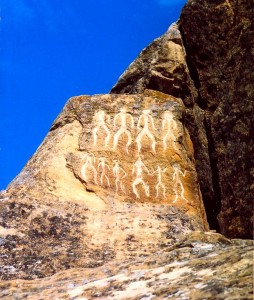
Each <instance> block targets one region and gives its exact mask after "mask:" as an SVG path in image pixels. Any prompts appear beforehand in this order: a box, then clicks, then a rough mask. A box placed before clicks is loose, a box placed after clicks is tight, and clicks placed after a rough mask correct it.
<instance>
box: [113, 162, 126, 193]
mask: <svg viewBox="0 0 254 300" xmlns="http://www.w3.org/2000/svg"><path fill="white" fill-rule="evenodd" d="M113 174H114V177H115V186H116V192H118V189H119V186H120V189H121V190H122V192H123V193H125V194H126V192H125V187H124V184H123V182H122V180H123V179H124V178H125V177H126V176H127V173H126V172H125V171H124V169H123V168H122V167H120V166H119V162H118V161H117V160H114V167H113ZM118 185H119V186H118Z"/></svg>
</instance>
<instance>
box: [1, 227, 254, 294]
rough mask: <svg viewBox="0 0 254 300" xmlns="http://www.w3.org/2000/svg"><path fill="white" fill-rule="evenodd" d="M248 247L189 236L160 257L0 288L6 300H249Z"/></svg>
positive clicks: (209, 236) (216, 238)
mask: <svg viewBox="0 0 254 300" xmlns="http://www.w3.org/2000/svg"><path fill="white" fill-rule="evenodd" d="M252 254H253V242H252V241H247V240H228V239H226V238H225V237H224V236H222V235H220V234H214V233H210V232H207V233H203V232H192V233H190V234H189V235H188V236H186V237H184V238H183V239H180V241H179V242H178V243H176V244H175V245H174V246H173V247H170V248H168V249H165V251H164V253H160V254H159V255H158V254H151V255H150V256H149V257H146V258H137V259H134V260H132V261H130V262H128V263H124V262H122V263H121V264H116V263H107V264H106V265H104V266H102V267H95V268H92V269H91V268H90V269H89V268H84V269H71V270H67V271H63V272H59V273H58V274H56V275H54V276H51V277H47V278H43V279H36V280H12V281H4V282H1V283H0V298H1V299H3V300H8V299H16V298H18V299H20V300H23V299H30V300H38V299H43V300H51V299H115V300H120V299H123V300H125V299H132V300H136V299H137V300H138V299H167V298H169V299H175V300H178V299H179V300H182V299H195V300H196V299H197V300H198V299H200V300H201V299H232V300H233V299H252V298H253V294H252V290H253V281H252V279H253V262H252Z"/></svg>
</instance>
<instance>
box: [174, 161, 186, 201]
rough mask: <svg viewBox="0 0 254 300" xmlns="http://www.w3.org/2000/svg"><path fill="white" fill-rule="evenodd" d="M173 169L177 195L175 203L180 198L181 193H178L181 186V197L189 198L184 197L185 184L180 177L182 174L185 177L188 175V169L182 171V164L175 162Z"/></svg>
mask: <svg viewBox="0 0 254 300" xmlns="http://www.w3.org/2000/svg"><path fill="white" fill-rule="evenodd" d="M173 170H174V173H173V181H174V192H175V194H176V197H175V200H174V201H173V203H175V202H176V201H177V200H178V198H179V193H178V187H179V186H180V190H181V192H180V197H181V198H182V199H183V200H185V201H187V199H186V198H185V197H184V186H183V183H182V181H181V179H180V175H182V176H183V177H185V175H186V171H184V172H182V170H181V168H180V165H179V164H174V165H173Z"/></svg>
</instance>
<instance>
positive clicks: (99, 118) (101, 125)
mask: <svg viewBox="0 0 254 300" xmlns="http://www.w3.org/2000/svg"><path fill="white" fill-rule="evenodd" d="M95 121H96V124H97V125H96V126H95V128H94V129H93V141H94V146H96V144H97V138H98V136H97V134H98V131H99V130H104V132H105V133H106V138H105V146H107V145H108V143H109V140H110V137H111V133H110V130H109V129H108V126H107V124H106V113H105V111H104V110H100V111H98V112H97V113H96V114H95ZM107 122H108V123H109V122H110V116H108V120H107Z"/></svg>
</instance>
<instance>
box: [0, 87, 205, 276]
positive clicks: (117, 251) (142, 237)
mask: <svg viewBox="0 0 254 300" xmlns="http://www.w3.org/2000/svg"><path fill="white" fill-rule="evenodd" d="M183 113H184V106H183V104H182V101H181V100H180V99H177V98H175V97H172V96H168V95H165V94H162V93H159V92H154V91H148V90H147V91H146V92H145V93H144V94H139V95H133V96H132V95H97V96H91V97H88V96H80V97H74V98H72V99H70V101H69V102H68V103H67V104H66V106H65V108H64V110H63V112H62V113H61V114H60V115H59V117H58V118H57V119H56V121H55V122H54V124H53V126H52V128H51V130H50V132H49V134H48V136H47V137H46V139H45V141H44V142H43V144H42V145H41V146H40V148H39V149H38V151H37V152H36V153H35V155H34V156H33V157H32V158H31V160H30V161H29V162H28V163H27V165H26V166H25V168H24V169H23V170H22V172H21V173H20V174H19V175H18V177H17V178H16V179H15V180H14V181H13V182H12V183H11V184H10V185H9V187H8V189H7V191H6V193H5V194H4V195H3V200H2V201H0V225H1V226H2V227H0V228H1V231H0V234H1V232H2V236H1V238H2V242H1V243H2V248H3V251H2V255H3V256H2V260H3V261H4V264H5V266H12V269H11V270H10V272H8V268H7V269H6V268H5V269H3V270H2V278H3V279H11V278H17V277H19V278H26V279H29V278H35V277H45V276H49V275H52V274H54V273H55V272H58V271H60V270H64V269H66V268H67V269H68V268H74V267H87V266H90V267H95V266H98V265H103V264H105V263H106V262H108V261H112V260H114V261H120V260H123V259H124V260H127V259H134V258H135V257H141V256H142V257H146V256H148V255H150V254H151V253H154V252H163V249H164V248H165V247H168V246H170V245H173V244H174V243H175V242H176V241H177V240H178V238H179V234H183V233H185V234H187V233H189V232H191V231H193V230H201V231H202V230H208V225H207V221H206V216H205V211H204V208H203V202H202V197H201V193H200V190H199V185H198V179H197V175H196V169H195V165H194V157H193V147H192V143H191V140H190V137H189V133H188V131H187V129H186V128H185V127H184V126H183V125H182V122H181V120H182V115H183ZM10 252H11V253H12V255H9V253H10ZM52 261H53V264H52Z"/></svg>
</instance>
